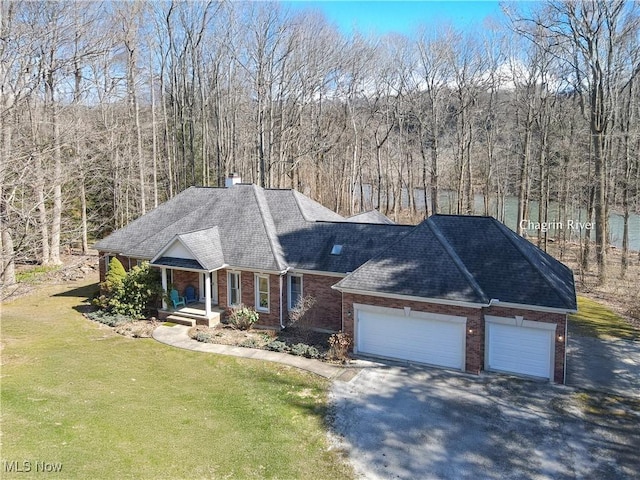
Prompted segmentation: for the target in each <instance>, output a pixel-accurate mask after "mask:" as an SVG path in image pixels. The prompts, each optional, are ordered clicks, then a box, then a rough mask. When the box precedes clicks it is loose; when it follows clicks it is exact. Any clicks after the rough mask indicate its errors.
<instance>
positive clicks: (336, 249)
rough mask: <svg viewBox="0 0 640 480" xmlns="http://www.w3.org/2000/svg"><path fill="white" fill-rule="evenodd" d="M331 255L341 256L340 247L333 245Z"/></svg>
mask: <svg viewBox="0 0 640 480" xmlns="http://www.w3.org/2000/svg"><path fill="white" fill-rule="evenodd" d="M331 255H342V245H337V244H336V245H334V246H333V248H332V249H331Z"/></svg>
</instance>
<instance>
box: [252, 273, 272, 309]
mask: <svg viewBox="0 0 640 480" xmlns="http://www.w3.org/2000/svg"><path fill="white" fill-rule="evenodd" d="M253 278H254V284H255V299H254V300H255V305H256V311H258V312H263V313H269V310H270V307H271V282H270V280H269V275H261V274H259V273H256V274H254V277H253ZM260 279H263V280H266V281H267V308H264V307H261V306H260V293H261V292H260Z"/></svg>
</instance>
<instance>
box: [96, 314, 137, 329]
mask: <svg viewBox="0 0 640 480" xmlns="http://www.w3.org/2000/svg"><path fill="white" fill-rule="evenodd" d="M87 317H88V318H89V319H91V320H93V321H95V322H100V323H103V324H105V325H108V326H110V327H119V326H120V325H125V324H127V323H131V322H133V319H132V318H131V317H127V316H126V315H122V314H120V313H112V312H106V311H104V310H98V311H97V312H90V313H87Z"/></svg>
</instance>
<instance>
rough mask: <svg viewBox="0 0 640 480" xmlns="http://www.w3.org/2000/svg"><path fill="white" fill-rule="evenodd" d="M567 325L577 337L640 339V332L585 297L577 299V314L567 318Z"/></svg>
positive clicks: (602, 306)
mask: <svg viewBox="0 0 640 480" xmlns="http://www.w3.org/2000/svg"><path fill="white" fill-rule="evenodd" d="M569 323H570V325H571V327H572V330H573V331H574V332H575V333H578V334H579V335H584V336H588V337H598V338H603V339H607V338H623V339H626V340H636V339H640V330H638V329H637V328H634V327H633V326H632V325H630V324H629V323H628V322H626V321H625V320H624V319H623V318H622V317H620V315H618V314H617V313H615V312H613V311H611V310H609V309H608V308H607V307H605V306H604V305H602V304H600V303H598V302H596V301H595V300H591V299H590V298H586V297H578V313H576V314H573V315H570V316H569Z"/></svg>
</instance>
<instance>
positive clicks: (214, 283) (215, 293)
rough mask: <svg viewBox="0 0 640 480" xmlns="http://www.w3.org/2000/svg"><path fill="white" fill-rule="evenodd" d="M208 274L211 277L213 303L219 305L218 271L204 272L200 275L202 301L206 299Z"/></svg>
mask: <svg viewBox="0 0 640 480" xmlns="http://www.w3.org/2000/svg"><path fill="white" fill-rule="evenodd" d="M206 275H209V276H210V278H211V305H218V272H210V273H203V274H201V275H200V301H201V302H204V301H205V292H204V288H205V279H206Z"/></svg>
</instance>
